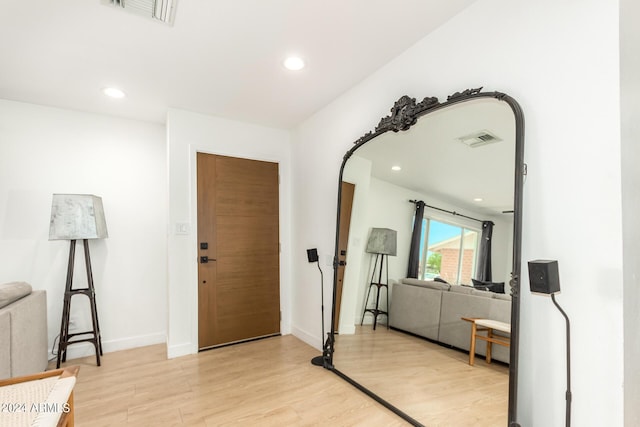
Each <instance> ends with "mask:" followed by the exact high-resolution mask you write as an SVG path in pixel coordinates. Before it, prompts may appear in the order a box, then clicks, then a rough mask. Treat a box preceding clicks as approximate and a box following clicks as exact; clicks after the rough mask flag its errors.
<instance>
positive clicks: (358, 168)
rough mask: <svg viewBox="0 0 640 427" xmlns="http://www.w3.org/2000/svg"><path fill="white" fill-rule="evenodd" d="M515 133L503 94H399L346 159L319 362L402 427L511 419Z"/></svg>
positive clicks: (518, 143)
mask: <svg viewBox="0 0 640 427" xmlns="http://www.w3.org/2000/svg"><path fill="white" fill-rule="evenodd" d="M523 135H524V119H523V115H522V112H521V110H520V107H519V106H518V104H517V102H516V101H515V100H514V99H513V98H511V97H510V96H508V95H506V94H504V93H499V92H483V91H482V90H481V89H469V90H465V91H463V92H457V93H455V94H453V95H451V96H449V97H448V98H447V100H446V101H444V102H440V101H439V100H438V99H437V98H424V99H423V100H422V101H419V102H416V100H415V99H413V98H409V97H407V96H404V97H402V98H400V99H399V100H398V101H397V102H396V103H395V105H394V106H393V108H392V109H391V115H389V116H387V117H384V118H382V120H381V121H380V123H379V124H378V126H377V127H376V128H375V130H373V131H371V132H369V133H367V134H365V135H364V136H363V137H362V138H360V139H359V140H358V141H356V142H355V144H354V147H353V148H352V149H351V150H349V151H348V152H347V153H346V155H345V156H344V162H343V164H342V168H341V172H340V180H339V192H338V193H339V196H338V212H337V223H338V226H337V230H336V253H335V258H334V266H335V268H334V297H333V315H332V325H331V326H332V327H331V333H330V334H329V338H328V339H327V343H326V344H325V349H324V353H323V358H324V362H325V363H324V365H325V367H326V368H328V369H330V370H332V371H333V372H335V373H336V374H338V375H339V376H341V377H342V378H344V379H345V380H347V381H349V382H350V383H352V384H353V385H354V386H356V387H357V388H359V389H360V390H361V391H363V392H365V393H367V394H368V395H370V396H371V397H372V398H374V399H375V400H377V401H378V402H380V403H381V404H383V405H384V406H386V407H387V408H389V409H390V410H392V411H394V412H395V413H396V414H398V415H399V416H400V417H402V418H404V420H405V421H408V422H409V423H411V424H414V425H427V426H430V425H438V426H462V425H465V426H466V425H473V426H498V425H505V426H517V422H516V417H517V395H516V390H517V373H518V319H519V286H520V283H519V276H520V261H521V260H520V246H521V241H520V240H521V216H522V212H521V210H522V183H523V175H524V173H525V165H524V163H523V144H524V141H523V140H524V138H523ZM399 422H402V420H400V419H399Z"/></svg>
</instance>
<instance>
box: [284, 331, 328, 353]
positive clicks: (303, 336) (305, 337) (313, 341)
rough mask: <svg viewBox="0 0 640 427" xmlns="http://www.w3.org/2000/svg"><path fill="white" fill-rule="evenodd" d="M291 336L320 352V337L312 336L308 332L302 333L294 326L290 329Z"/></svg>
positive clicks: (321, 344)
mask: <svg viewBox="0 0 640 427" xmlns="http://www.w3.org/2000/svg"><path fill="white" fill-rule="evenodd" d="M291 334H292V335H293V336H294V337H296V338H298V339H300V340H302V341H304V342H306V343H307V344H309V345H310V346H311V347H314V348H316V349H318V350H320V351H322V346H323V344H324V343H323V342H322V341H321V340H320V337H316V336H313V335H311V334H309V333H308V332H306V331H303V330H302V329H299V328H296V327H295V326H294V327H292V328H291Z"/></svg>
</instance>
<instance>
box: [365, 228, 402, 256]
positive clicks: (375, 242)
mask: <svg viewBox="0 0 640 427" xmlns="http://www.w3.org/2000/svg"><path fill="white" fill-rule="evenodd" d="M396 242H397V233H396V230H392V229H390V228H372V229H371V234H370V235H369V240H368V241H367V248H366V249H365V250H366V251H367V252H368V253H370V254H384V255H393V256H395V255H396V246H397V244H396Z"/></svg>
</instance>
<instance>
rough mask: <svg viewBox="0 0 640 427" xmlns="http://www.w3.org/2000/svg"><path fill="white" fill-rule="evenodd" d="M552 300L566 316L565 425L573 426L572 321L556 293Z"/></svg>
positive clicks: (552, 295)
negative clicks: (561, 305) (559, 302)
mask: <svg viewBox="0 0 640 427" xmlns="http://www.w3.org/2000/svg"><path fill="white" fill-rule="evenodd" d="M551 301H553V303H554V304H555V305H556V307H558V310H560V313H562V315H563V316H564V318H565V321H566V324H567V392H566V394H565V398H566V400H567V406H566V410H565V412H566V413H565V425H566V427H569V426H571V339H570V331H569V329H570V323H569V316H567V313H565V312H564V310H563V309H562V307H560V305H559V304H558V303H557V302H556V298H555V294H551Z"/></svg>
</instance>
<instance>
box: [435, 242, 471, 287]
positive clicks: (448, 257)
mask: <svg viewBox="0 0 640 427" xmlns="http://www.w3.org/2000/svg"><path fill="white" fill-rule="evenodd" d="M437 252H438V253H440V254H442V263H441V264H440V277H442V278H443V279H444V280H446V281H447V282H449V283H456V277H457V276H458V255H459V253H460V251H459V250H458V249H454V248H442V249H440V250H438V251H437ZM473 255H474V250H473V249H465V250H464V253H463V255H462V271H461V274H460V283H459V284H465V285H470V284H471V273H472V271H473V270H472V269H473V262H474V259H473Z"/></svg>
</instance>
